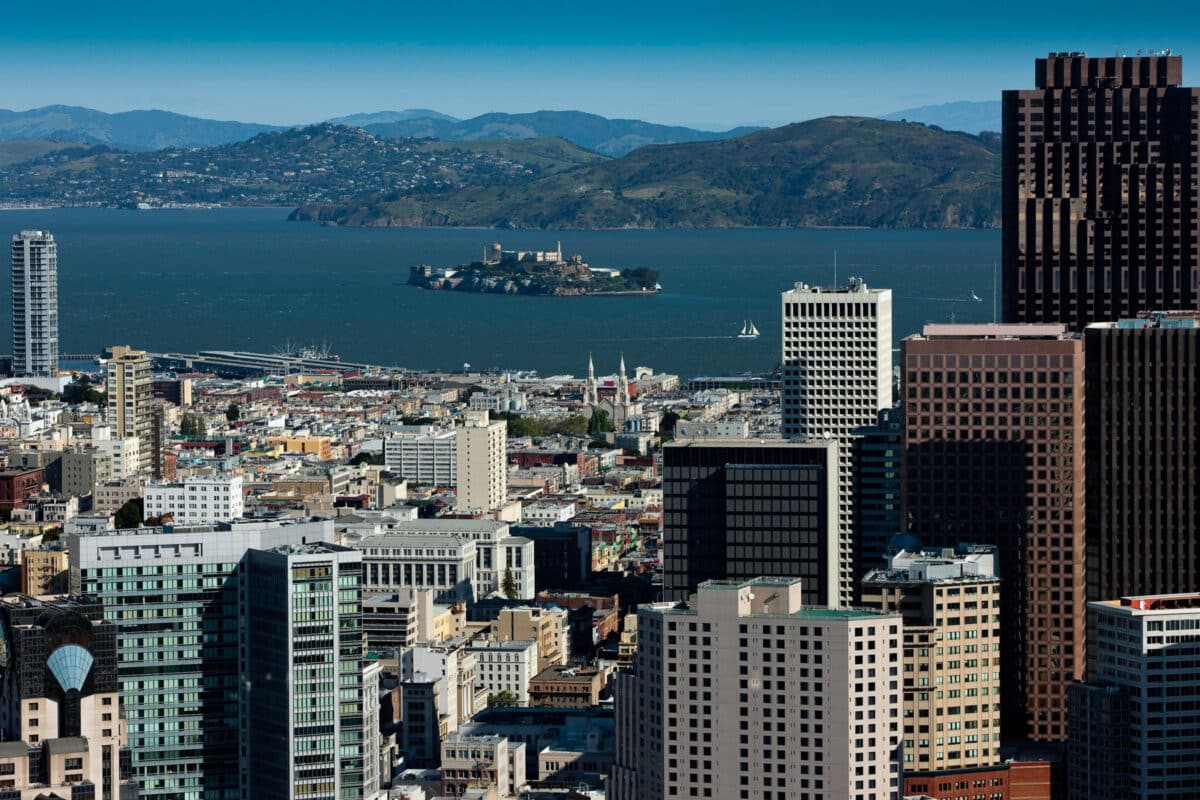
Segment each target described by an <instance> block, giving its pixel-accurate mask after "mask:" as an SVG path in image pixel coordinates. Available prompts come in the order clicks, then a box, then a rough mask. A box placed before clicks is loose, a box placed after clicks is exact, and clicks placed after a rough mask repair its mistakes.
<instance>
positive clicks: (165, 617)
mask: <svg viewBox="0 0 1200 800" xmlns="http://www.w3.org/2000/svg"><path fill="white" fill-rule="evenodd" d="M332 538H333V523H332V522H330V521H323V522H296V523H284V524H279V523H268V522H254V523H240V524H235V525H224V526H220V527H219V528H208V529H204V528H188V529H185V530H175V531H168V530H164V529H162V528H139V529H131V530H120V531H111V532H107V533H98V534H84V535H78V534H73V535H69V536H68V537H67V549H68V552H69V553H70V564H71V590H72V592H74V593H87V594H92V595H95V596H96V597H97V598H99V600H100V602H101V603H103V605H104V613H105V616H106V617H108V618H111V619H114V620H116V621H117V624H118V625H119V626H120V629H119V633H118V639H117V645H118V653H119V655H118V660H117V679H118V683H119V686H120V694H121V703H122V706H123V708H124V712H125V716H126V719H127V721H128V737H129V748H130V750H131V752H132V757H133V778H134V780H136V781H137V783H138V788H139V793H140V795H139V796H140V797H142V798H157V799H159V800H196V798H204V799H205V800H209V799H210V798H211V799H212V800H232V798H239V797H242V794H241V791H242V782H241V775H240V769H239V765H240V763H241V761H240V758H239V741H240V736H241V730H240V722H239V720H240V715H241V713H242V710H243V703H244V702H245V701H246V699H247V698H246V689H247V688H249V689H250V690H251V692H252V691H253V684H252V685H251V686H250V687H247V686H246V685H245V684H244V683H243V681H242V677H243V673H242V670H241V664H240V655H239V648H240V645H241V638H240V634H239V630H241V629H242V628H243V627H245V626H246V620H244V619H243V617H242V615H241V612H240V609H239V596H238V591H239V586H238V582H239V570H240V569H242V568H243V563H242V562H243V558H244V557H245V555H246V553H247V552H248V551H250V550H268V549H271V548H275V547H280V546H282V545H303V544H308V543H315V542H326V541H330V540H332ZM348 602H349V601H348ZM253 630H254V631H255V632H256V633H257V632H260V631H259V629H258V628H254V629H253ZM330 711H332V707H330ZM275 713H279V709H275ZM168 723H169V724H168Z"/></svg>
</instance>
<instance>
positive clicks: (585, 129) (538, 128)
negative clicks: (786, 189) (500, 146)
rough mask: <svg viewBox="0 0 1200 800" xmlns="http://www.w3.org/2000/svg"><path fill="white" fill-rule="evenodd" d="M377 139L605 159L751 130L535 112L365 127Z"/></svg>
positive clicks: (406, 121)
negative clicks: (572, 149)
mask: <svg viewBox="0 0 1200 800" xmlns="http://www.w3.org/2000/svg"><path fill="white" fill-rule="evenodd" d="M365 127H366V129H367V130H369V131H371V132H372V133H374V134H376V135H378V136H394V137H408V136H417V137H424V138H429V139H441V140H443V141H470V140H474V139H535V138H540V137H548V136H552V137H557V138H560V139H566V140H567V141H568V142H573V143H575V144H577V145H579V146H580V147H586V148H587V149H588V150H594V151H595V152H597V153H603V154H604V155H609V156H621V155H625V154H626V153H628V152H630V151H632V150H636V149H637V148H639V147H645V146H646V145H650V144H674V143H678V142H701V141H710V140H714V139H728V138H731V137H734V136H740V135H741V134H744V133H749V132H750V131H752V130H755V129H754V128H735V129H733V130H730V131H720V132H718V131H698V130H695V129H693V128H683V127H678V126H670V125H655V124H654V123H651V122H642V121H641V120H637V119H608V118H607V117H601V116H599V115H597V114H586V113H584V112H582V111H535V112H533V113H531V114H501V113H494V114H484V115H482V116H479V117H473V118H471V119H466V120H454V119H438V118H428V117H427V118H424V119H408V120H402V121H396V122H388V123H382V124H367V125H366V126H365Z"/></svg>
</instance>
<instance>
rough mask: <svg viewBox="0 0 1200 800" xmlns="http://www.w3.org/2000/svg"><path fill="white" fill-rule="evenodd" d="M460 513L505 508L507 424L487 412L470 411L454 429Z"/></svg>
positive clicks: (456, 485) (506, 488) (506, 489)
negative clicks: (490, 417) (493, 418)
mask: <svg viewBox="0 0 1200 800" xmlns="http://www.w3.org/2000/svg"><path fill="white" fill-rule="evenodd" d="M454 433H455V451H456V471H457V478H456V484H455V489H456V492H457V498H458V505H457V507H458V510H460V511H465V512H471V511H482V512H483V513H485V514H486V513H487V512H489V511H493V510H495V509H498V508H500V507H501V506H503V505H504V501H505V499H506V497H507V492H508V455H507V451H506V450H505V442H506V436H507V434H508V423H507V422H505V421H504V420H496V421H492V420H490V419H489V416H488V412H486V411H468V412H467V418H466V420H465V421H464V422H463V425H462V427H460V428H457V429H455V432H454Z"/></svg>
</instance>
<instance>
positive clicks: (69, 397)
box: [62, 372, 106, 406]
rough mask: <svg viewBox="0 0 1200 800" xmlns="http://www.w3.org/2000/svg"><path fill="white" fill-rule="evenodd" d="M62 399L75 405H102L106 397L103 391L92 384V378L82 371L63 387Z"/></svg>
mask: <svg viewBox="0 0 1200 800" xmlns="http://www.w3.org/2000/svg"><path fill="white" fill-rule="evenodd" d="M62 399H63V402H64V403H66V404H68V405H72V406H73V405H78V404H79V403H94V404H95V405H102V404H103V403H104V402H105V399H106V398H105V396H104V393H103V392H99V391H97V390H96V387H94V386H92V379H91V378H89V377H88V376H87V374H86V373H83V372H80V373H79V374H78V375H76V376H75V377H74V378H73V379H72V380H71V382H70V383H68V384H67V386H66V388H64V389H63V393H62Z"/></svg>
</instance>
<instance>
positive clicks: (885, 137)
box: [293, 117, 1000, 228]
mask: <svg viewBox="0 0 1200 800" xmlns="http://www.w3.org/2000/svg"><path fill="white" fill-rule="evenodd" d="M999 169H1000V158H999V155H998V152H997V149H996V147H995V140H994V138H982V137H973V136H969V135H966V134H963V133H947V132H944V131H939V130H936V129H933V128H928V127H925V126H922V125H913V124H906V123H899V122H886V121H882V120H875V119H863V118H856V117H827V118H824V119H817V120H810V121H808V122H802V123H798V124H795V125H787V126H784V127H781V128H775V129H772V130H765V131H759V132H757V133H752V134H748V135H746V136H742V137H739V138H736V139H729V140H724V141H715V142H696V143H688V144H677V145H660V146H652V147H645V148H642V149H640V150H637V151H635V152H632V153H630V154H629V155H626V156H624V157H623V158H619V159H615V160H611V161H602V162H598V163H595V164H591V165H585V166H580V167H576V168H574V169H571V170H567V171H564V172H561V173H556V174H553V175H548V176H546V177H544V178H540V179H537V180H534V181H531V182H529V183H526V184H523V185H516V186H484V185H477V186H471V187H466V188H463V189H459V190H454V191H449V192H441V193H426V194H422V195H414V194H411V193H405V192H389V193H386V194H377V195H368V196H364V197H362V198H359V199H356V200H354V201H353V202H349V203H340V204H311V205H306V206H303V207H301V208H299V209H297V211H296V213H295V214H294V215H293V217H294V218H296V219H316V220H324V221H332V222H336V223H338V224H342V225H383V226H415V225H462V226H490V227H513V228H558V227H563V228H626V227H634V228H699V227H738V226H767V227H806V226H866V227H872V228H945V227H991V226H995V225H998V224H999V216H1000V211H999V203H1000V190H999Z"/></svg>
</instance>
